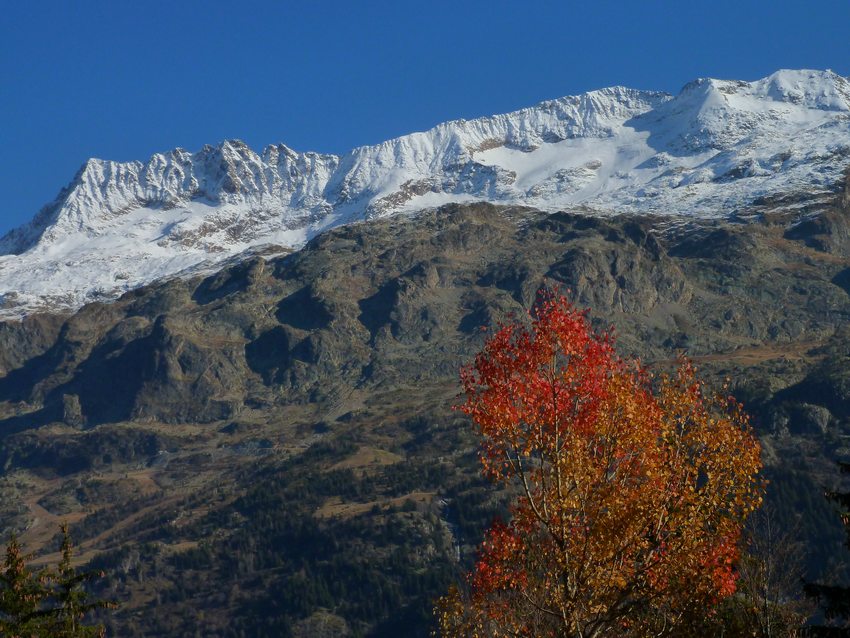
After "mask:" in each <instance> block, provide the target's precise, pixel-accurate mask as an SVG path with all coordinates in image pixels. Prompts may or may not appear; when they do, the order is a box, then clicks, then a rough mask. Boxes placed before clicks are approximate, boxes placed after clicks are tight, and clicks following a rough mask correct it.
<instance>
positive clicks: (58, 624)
mask: <svg viewBox="0 0 850 638" xmlns="http://www.w3.org/2000/svg"><path fill="white" fill-rule="evenodd" d="M61 529H62V550H61V551H62V559H61V560H60V561H59V566H58V568H57V570H56V572H55V573H54V574H52V576H51V578H52V580H53V582H54V591H53V597H54V599H55V602H56V607H54V608H53V609H51V610H50V626H51V631H52V633H51V636H55V638H99V637H102V636H104V635H105V634H106V630H105V628H104V627H103V625H84V624H83V619H84V618H85V616H86V615H87V614H88V613H89V612H91V611H94V610H96V609H104V608H111V607H115V603H113V602H111V601H105V600H93V599H92V598H91V596H90V594H89V593H88V592H87V591H86V590H85V588H84V585H85V584H86V583H88V582H91V581H93V580H96V579H98V578H102V577H103V572H94V571H89V572H78V571H77V570H76V569H75V568H74V567H73V566H72V565H71V559H72V557H73V554H74V547H73V543H72V542H71V537H70V535H69V534H68V525H67V524H66V523H63V524H62V527H61Z"/></svg>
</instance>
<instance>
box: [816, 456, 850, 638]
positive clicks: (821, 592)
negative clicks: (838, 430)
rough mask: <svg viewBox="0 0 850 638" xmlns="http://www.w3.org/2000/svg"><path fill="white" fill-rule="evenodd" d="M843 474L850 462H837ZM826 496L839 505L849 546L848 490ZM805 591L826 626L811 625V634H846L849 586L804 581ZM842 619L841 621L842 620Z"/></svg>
mask: <svg viewBox="0 0 850 638" xmlns="http://www.w3.org/2000/svg"><path fill="white" fill-rule="evenodd" d="M838 466H839V467H840V468H841V472H842V473H843V474H850V462H842V461H839V462H838ZM826 495H827V497H828V498H829V499H830V500H832V501H833V502H834V503H836V504H837V505H838V506H839V507H841V514H840V516H841V521H842V523H844V527H845V528H846V531H847V538H846V539H845V541H844V545H845V546H846V547H848V548H850V491H848V492H841V491H830V492H827V494H826ZM805 590H806V593H807V594H808V595H809V596H812V597H813V598H816V599H817V600H818V601H819V602H820V604H821V606H822V608H823V611H824V615H825V616H826V618H827V620H828V621H830V622H831V624H830V625H828V626H820V627H811V628H810V630H809V635H811V636H846V635H848V630H850V587H843V586H841V585H825V584H822V583H806V586H805ZM842 621H843V622H842Z"/></svg>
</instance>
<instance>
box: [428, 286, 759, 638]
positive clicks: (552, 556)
mask: <svg viewBox="0 0 850 638" xmlns="http://www.w3.org/2000/svg"><path fill="white" fill-rule="evenodd" d="M650 381H651V378H650V375H649V374H648V373H647V372H646V371H645V370H644V369H643V368H642V367H641V366H640V365H639V363H637V362H635V361H624V360H622V359H620V358H618V357H617V356H616V354H615V352H614V349H613V342H612V339H611V337H610V335H608V334H597V333H595V332H594V331H593V330H592V329H591V327H590V323H589V321H588V318H587V314H586V312H579V311H577V310H575V309H574V308H573V307H572V306H571V305H570V304H569V302H568V301H567V300H566V299H565V298H563V297H554V296H552V297H549V298H547V299H545V300H543V302H542V303H541V304H539V305H538V306H537V307H536V308H535V313H534V314H533V316H532V320H531V326H530V328H526V327H524V326H523V325H520V324H518V323H516V324H511V325H505V326H500V327H499V329H498V330H497V331H496V332H495V334H493V335H492V336H491V337H490V339H489V340H488V341H487V343H486V344H485V346H484V349H483V350H482V352H481V353H479V355H478V356H477V357H476V358H475V361H474V362H473V363H472V364H471V365H470V366H467V367H465V368H464V369H463V370H462V371H461V383H462V385H463V390H464V394H465V402H464V403H463V405H462V406H461V407H460V409H461V410H462V411H463V412H465V413H466V414H467V415H469V416H470V418H471V419H472V421H473V423H474V424H475V426H476V428H477V429H478V432H479V433H480V435H481V438H482V453H481V462H482V466H483V471H484V473H485V474H486V475H487V476H490V477H492V478H493V479H495V480H499V481H508V482H513V483H515V484H517V485H518V486H519V488H520V494H521V496H520V497H519V498H518V500H517V501H516V503H515V504H514V507H513V510H512V514H513V518H512V520H511V521H510V523H508V524H507V525H501V524H500V525H498V526H494V528H493V529H492V530H491V531H490V532H489V533H488V535H487V540H486V541H485V543H484V545H483V547H482V549H481V552H480V555H479V559H478V562H477V564H476V567H475V570H474V572H473V574H472V576H471V579H470V587H471V596H470V599H469V601H468V604H465V605H461V608H463V610H464V611H463V614H464V617H465V618H467V619H477V620H474V621H470V622H473V625H474V626H477V627H479V628H481V627H484V628H485V629H486V632H489V633H483V634H480V635H540V636H544V635H553V636H555V635H571V636H596V635H605V634H606V632H613V633H612V635H644V634H645V633H646V632H647V631H649V629H648V628H649V627H655V626H656V625H658V626H659V627H663V628H667V629H669V628H671V627H673V626H674V625H675V619H681V618H682V617H683V616H684V614H685V613H686V612H688V610H693V609H698V608H700V607H704V606H706V605H711V604H714V603H715V602H717V601H718V600H720V599H722V598H723V597H726V596H729V595H730V594H732V593H733V592H734V588H735V572H734V564H735V561H736V560H737V557H738V554H737V543H738V539H739V537H740V530H741V525H742V522H743V520H744V518H745V517H746V516H747V514H749V513H750V512H751V511H752V510H753V509H754V508H755V507H756V506H757V505H758V503H759V501H760V491H761V484H760V482H759V480H758V476H757V475H758V472H759V470H760V467H761V465H760V460H759V446H758V443H757V441H756V439H755V437H754V436H753V434H752V433H751V431H750V429H749V426H748V421H747V417H746V415H745V414H744V412H743V409H742V407H741V406H740V405H739V404H738V403H737V402H735V401H734V399H730V398H729V397H722V396H719V395H713V394H711V393H710V392H708V391H707V390H706V388H705V387H704V385H703V384H702V382H701V381H700V380H699V379H698V378H697V376H696V371H695V370H694V368H693V367H692V366H691V365H690V364H688V363H685V364H684V365H682V367H681V368H680V369H679V370H678V371H677V373H676V374H675V375H673V376H671V377H662V378H661V379H660V380H659V381H658V382H657V384H656V385H657V387H656V388H653V387H652V385H651V383H650ZM455 596H459V594H456V595H455ZM456 602H457V600H455V603H456ZM451 604H454V603H451ZM451 604H450V603H449V601H448V600H447V599H444V601H443V603H442V605H443V606H442V609H443V611H444V614H443V617H442V618H443V619H442V620H441V627H442V629H443V631H444V633H446V634H447V635H458V636H459V635H473V634H470V633H468V632H467V633H464V632H463V631H459V630H456V629H452V627H460V626H461V625H462V624H463V623H461V624H457V623H456V622H455V621H457V620H458V618H457V617H454V621H451V619H452V618H453V616H452V614H451V613H448V612H446V610H447V609H448V608H449V607H451ZM454 608H455V609H457V607H454ZM449 621H451V622H449ZM453 622H455V624H452V623H453ZM464 626H465V625H464ZM624 627H625V628H628V629H624ZM657 628H658V627H656V629H657ZM482 631H484V630H482ZM500 632H501V633H500ZM662 633H663V632H662ZM475 635H479V634H475Z"/></svg>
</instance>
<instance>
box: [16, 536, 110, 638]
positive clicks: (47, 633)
mask: <svg viewBox="0 0 850 638" xmlns="http://www.w3.org/2000/svg"><path fill="white" fill-rule="evenodd" d="M61 529H62V558H61V560H60V562H59V565H58V566H57V567H56V569H49V568H47V569H42V570H39V571H33V570H32V569H31V568H30V567H28V566H27V562H28V561H29V560H30V559H31V558H32V557H31V556H30V555H25V554H24V553H23V551H22V549H21V546H20V544H19V542H18V539H17V538H16V537H15V536H14V535H13V536H12V538H11V540H10V541H9V544H8V545H7V546H6V556H5V559H4V561H3V565H2V570H0V637H2V638H102V637H103V636H104V635H105V633H106V631H105V629H104V627H103V626H102V625H88V624H85V623H84V622H83V621H84V619H85V616H86V615H87V614H88V613H89V612H91V611H94V610H96V609H103V608H111V607H115V603H113V602H111V601H104V600H96V599H92V598H91V596H90V594H89V593H88V592H87V591H86V590H85V588H84V586H85V584H86V583H88V582H90V581H92V580H95V579H97V578H100V577H102V576H103V574H102V573H101V572H78V571H77V570H76V569H75V568H74V567H73V566H72V564H71V560H72V558H73V554H74V549H73V543H72V542H71V537H70V535H69V534H68V526H67V525H66V524H63V525H62V527H61Z"/></svg>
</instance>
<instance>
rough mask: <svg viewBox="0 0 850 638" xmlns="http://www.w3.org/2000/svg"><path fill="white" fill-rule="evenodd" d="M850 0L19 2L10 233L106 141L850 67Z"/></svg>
mask: <svg viewBox="0 0 850 638" xmlns="http://www.w3.org/2000/svg"><path fill="white" fill-rule="evenodd" d="M848 25H850V0H807V1H802V0H793V1H791V0H770V1H768V0H762V1H758V2H756V1H753V0H734V1H727V0H712V1H705V0H694V1H692V2H681V1H672V0H671V1H668V2H660V1H652V0H644V1H642V2H633V1H630V0H620V1H618V2H612V1H605V0H594V1H592V2H588V1H584V2H574V1H571V0H559V1H552V2H542V1H538V0H524V1H522V2H519V1H517V2H500V1H497V0H491V1H490V2H479V1H470V2H465V1H463V0H453V1H451V2H445V1H443V0H427V1H426V0H419V1H418V2H408V1H405V0H390V1H383V0H368V1H367V0H350V1H349V2H340V1H334V2H330V1H310V0H299V1H297V2H290V1H278V2H272V1H266V2H259V1H257V2H251V1H250V0H243V1H242V2H238V3H237V2H222V1H217V0H205V1H194V0H191V1H190V0H165V1H160V0H144V1H135V2H125V1H123V0H120V1H117V2H115V1H109V2H105V1H104V2H93V1H87V0H78V1H76V2H67V1H65V0H62V1H56V2H38V1H37V0H30V1H28V2H6V3H4V4H3V8H2V19H0V154H2V155H1V156H0V167H2V170H0V180H2V183H0V192H2V195H3V197H2V202H1V203H0V233H3V232H5V231H6V230H8V229H9V228H11V227H13V226H17V225H19V224H21V223H23V222H25V221H27V220H28V219H29V218H31V217H32V215H33V214H35V212H37V210H38V209H39V208H40V207H41V206H42V205H43V204H45V203H46V202H48V201H50V200H52V199H53V198H54V197H55V195H56V193H57V192H58V191H59V189H60V188H61V187H62V186H64V185H65V184H66V183H67V182H68V181H70V180H71V178H72V177H73V175H74V173H75V172H76V170H77V169H78V168H79V166H80V165H81V164H82V163H83V161H84V160H85V159H86V158H88V157H92V156H94V157H100V158H105V159H115V160H131V159H146V158H147V157H148V156H150V155H151V153H154V152H157V151H163V150H168V149H171V148H174V147H176V146H182V147H184V148H187V149H189V150H197V149H198V148H200V147H201V146H202V145H204V144H206V143H210V144H214V143H217V142H219V141H221V140H223V139H227V138H240V139H243V140H245V141H246V142H247V143H248V144H249V145H251V146H252V147H254V148H256V149H260V148H262V147H263V146H265V145H266V144H269V143H275V142H284V143H286V144H287V145H289V146H291V147H293V148H295V149H297V150H318V151H330V152H344V151H346V150H348V149H350V148H352V147H354V146H360V145H363V144H372V143H376V142H379V141H382V140H384V139H388V138H390V137H395V136H398V135H403V134H405V133H409V132H412V131H417V130H424V129H427V128H429V127H431V126H433V125H434V124H436V123H438V122H441V121H444V120H447V119H455V118H461V117H463V118H473V117H477V116H480V115H487V114H492V113H500V112H506V111H510V110H513V109H516V108H520V107H523V106H529V105H532V104H535V103H537V102H539V101H541V100H544V99H548V98H554V97H559V96H562V95H570V94H576V93H580V92H583V91H587V90H591V89H595V88H600V87H604V86H610V85H615V84H622V85H626V86H631V87H634V88H647V89H659V90H665V91H669V92H674V93H675V92H676V91H678V90H679V88H680V87H681V86H682V85H683V84H684V83H685V82H688V81H689V80H692V79H694V78H697V77H705V76H709V77H720V78H734V79H745V80H752V79H757V78H760V77H763V76H765V75H768V74H769V73H771V72H773V71H775V70H776V69H778V68H818V69H823V68H832V69H833V70H835V71H836V72H838V73H841V74H842V75H850V37H848Z"/></svg>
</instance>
